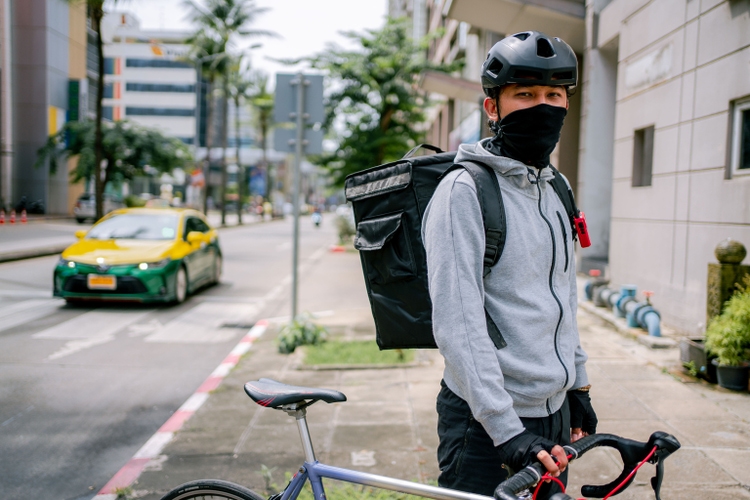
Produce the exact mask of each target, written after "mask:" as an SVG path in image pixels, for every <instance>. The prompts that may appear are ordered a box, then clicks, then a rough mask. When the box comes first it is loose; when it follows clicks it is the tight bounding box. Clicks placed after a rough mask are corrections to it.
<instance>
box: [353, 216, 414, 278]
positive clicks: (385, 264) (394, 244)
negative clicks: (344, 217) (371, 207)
mask: <svg viewBox="0 0 750 500" xmlns="http://www.w3.org/2000/svg"><path fill="white" fill-rule="evenodd" d="M406 230H407V228H406V220H405V218H404V213H403V212H397V213H394V214H389V215H384V216H381V217H377V218H373V219H368V220H363V221H361V222H360V223H359V224H357V236H356V237H355V239H354V248H356V249H357V250H359V251H360V252H361V253H360V255H361V257H362V262H363V263H364V265H365V268H366V270H367V278H368V280H369V281H370V282H371V283H377V284H385V283H392V282H394V281H402V280H405V279H409V278H413V277H415V276H416V267H415V263H414V254H413V253H412V250H411V245H410V244H409V239H408V238H407V235H406Z"/></svg>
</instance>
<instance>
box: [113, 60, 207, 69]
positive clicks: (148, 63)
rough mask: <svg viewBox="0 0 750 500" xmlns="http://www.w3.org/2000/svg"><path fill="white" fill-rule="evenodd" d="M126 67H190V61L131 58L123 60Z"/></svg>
mask: <svg viewBox="0 0 750 500" xmlns="http://www.w3.org/2000/svg"><path fill="white" fill-rule="evenodd" d="M125 66H127V67H128V68H192V67H193V66H192V65H191V64H190V63H187V62H184V61H172V60H170V59H133V58H128V59H126V60H125Z"/></svg>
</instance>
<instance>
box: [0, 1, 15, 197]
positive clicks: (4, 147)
mask: <svg viewBox="0 0 750 500" xmlns="http://www.w3.org/2000/svg"><path fill="white" fill-rule="evenodd" d="M0 1H1V2H2V3H0V7H1V8H2V11H1V12H0V20H2V21H1V22H2V40H0V44H1V46H0V50H2V63H1V64H2V67H1V68H0V205H3V204H11V203H12V202H13V200H12V198H13V86H12V82H13V78H12V75H13V52H12V46H11V40H12V35H11V26H12V25H13V23H12V12H11V0H0ZM0 208H4V207H3V206H0Z"/></svg>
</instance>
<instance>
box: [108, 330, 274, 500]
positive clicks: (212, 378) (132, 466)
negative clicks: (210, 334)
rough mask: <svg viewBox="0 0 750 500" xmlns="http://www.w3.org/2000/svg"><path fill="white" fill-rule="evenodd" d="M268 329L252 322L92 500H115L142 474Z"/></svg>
mask: <svg viewBox="0 0 750 500" xmlns="http://www.w3.org/2000/svg"><path fill="white" fill-rule="evenodd" d="M267 328H268V320H265V319H262V320H260V321H258V322H257V323H255V325H254V326H253V327H252V328H251V329H250V331H249V332H247V334H245V336H244V337H242V339H241V340H240V341H239V343H238V344H237V345H236V346H234V348H233V349H232V351H231V352H230V353H229V354H228V355H227V357H226V358H224V360H223V361H222V362H221V364H220V365H219V366H217V367H216V369H214V371H213V372H211V375H209V376H208V378H206V380H204V381H203V383H202V384H201V385H200V387H198V389H196V391H195V392H194V393H193V395H192V396H190V397H189V398H188V399H187V401H185V402H184V403H183V404H182V406H180V407H179V408H178V409H177V411H175V412H174V413H173V414H172V416H171V417H169V419H168V420H167V421H166V422H164V424H163V425H162V426H161V427H160V428H159V430H158V431H156V433H155V434H154V435H153V436H151V438H149V440H148V441H146V443H145V444H144V445H143V446H141V448H140V449H139V450H138V451H137V452H136V453H135V455H133V457H132V458H131V459H130V460H128V462H127V463H126V464H125V465H123V466H122V468H121V469H120V470H119V471H117V473H115V475H114V476H112V479H110V480H109V481H108V482H107V484H105V485H104V487H103V488H102V489H101V490H99V493H97V494H96V495H95V496H94V498H93V500H116V499H117V493H116V491H117V490H118V489H122V488H127V487H128V486H131V485H132V484H133V483H134V482H135V481H136V480H137V479H138V478H139V477H140V475H141V473H142V472H143V469H145V467H146V465H147V464H148V463H149V462H150V461H151V460H153V459H155V458H157V457H159V455H160V454H161V452H162V450H164V447H165V446H167V444H169V442H170V441H172V438H174V435H175V433H176V432H177V431H179V430H180V429H181V428H182V426H183V425H185V422H187V421H188V420H189V419H190V417H192V416H193V414H194V413H195V412H196V411H198V409H199V408H200V407H201V406H203V403H205V402H206V401H207V400H208V397H209V396H210V393H211V391H213V390H214V389H216V388H217V387H218V386H219V384H220V383H221V381H222V380H224V377H226V376H227V375H228V374H229V372H230V371H231V370H232V368H234V367H235V366H237V363H238V362H239V360H240V358H241V357H242V356H243V355H244V354H245V353H247V352H248V351H249V350H250V348H251V347H252V345H253V342H255V340H256V339H258V338H259V337H260V336H261V335H263V334H264V333H265V331H266V329H267Z"/></svg>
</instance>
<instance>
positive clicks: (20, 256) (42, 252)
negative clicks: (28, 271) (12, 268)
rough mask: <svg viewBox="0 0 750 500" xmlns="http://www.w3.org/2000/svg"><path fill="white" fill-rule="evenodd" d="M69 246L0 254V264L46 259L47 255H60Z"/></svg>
mask: <svg viewBox="0 0 750 500" xmlns="http://www.w3.org/2000/svg"><path fill="white" fill-rule="evenodd" d="M69 246H70V244H69V243H68V244H65V245H57V246H50V247H40V248H34V249H30V250H18V251H17V252H7V253H3V254H0V263H3V262H13V261H16V260H25V259H35V258H37V257H46V256H48V255H56V254H60V253H62V252H63V250H65V249H66V248H68V247H69Z"/></svg>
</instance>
